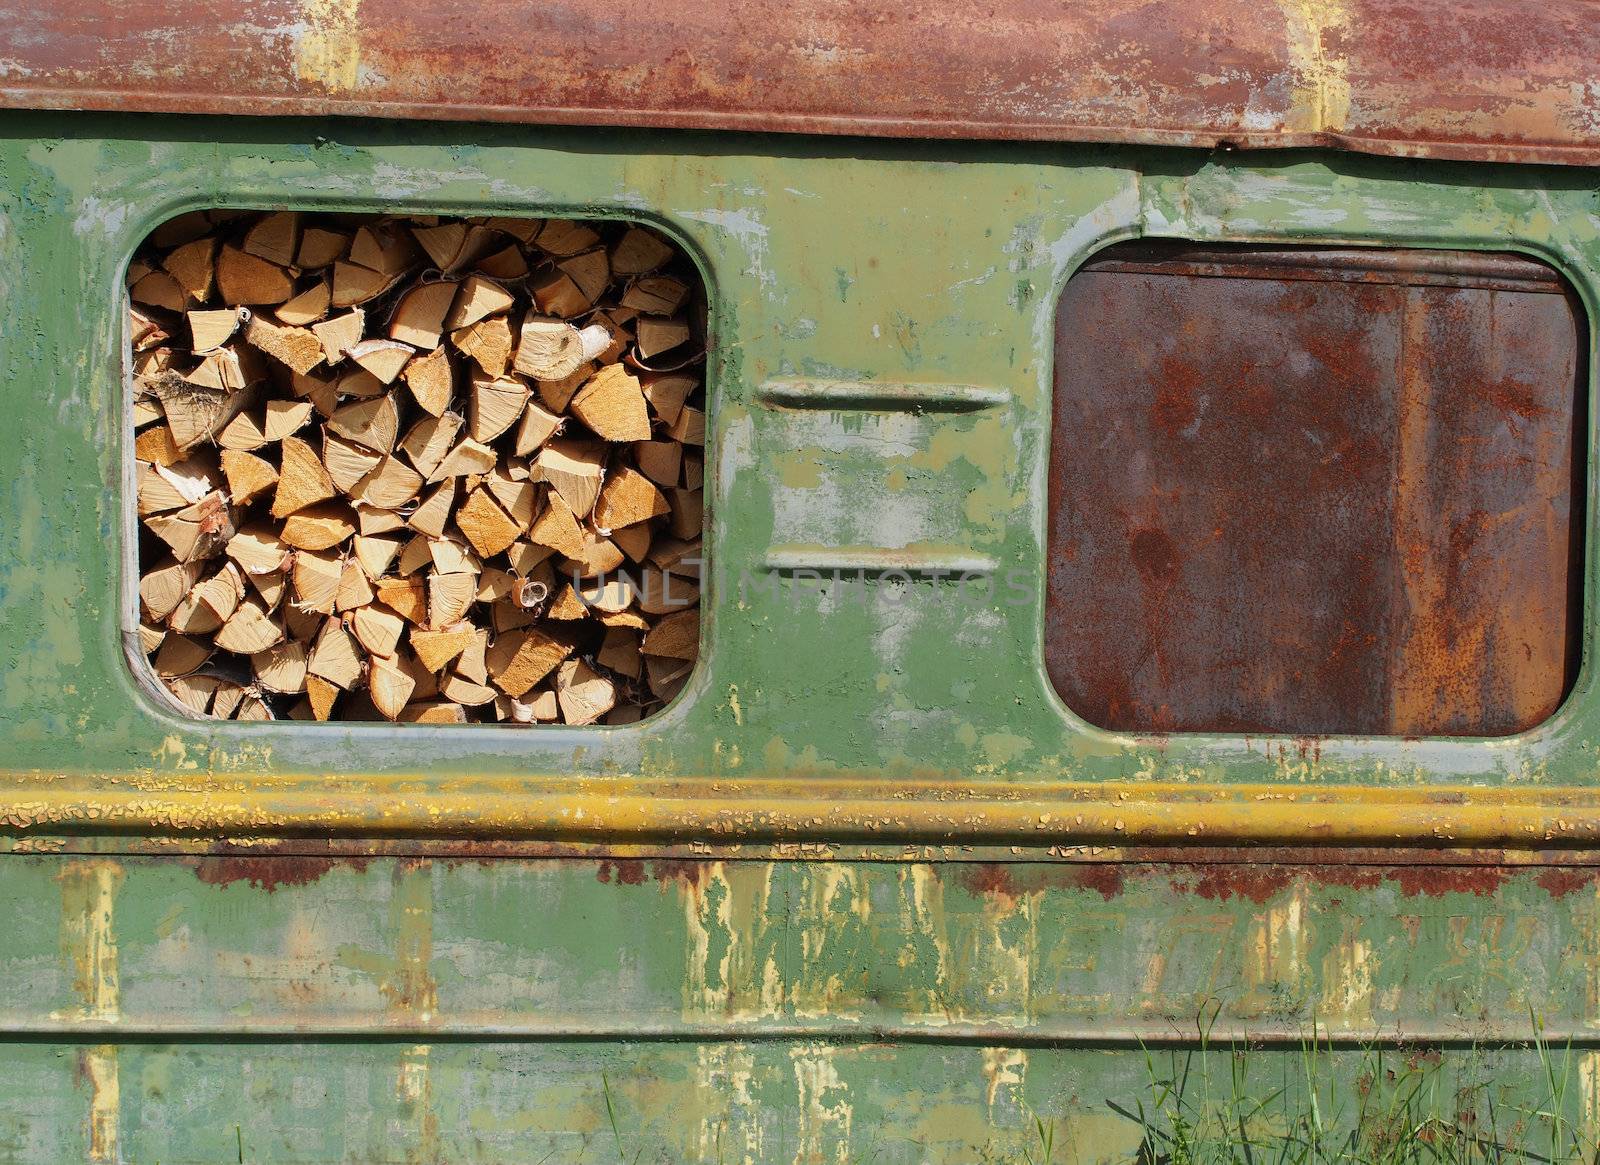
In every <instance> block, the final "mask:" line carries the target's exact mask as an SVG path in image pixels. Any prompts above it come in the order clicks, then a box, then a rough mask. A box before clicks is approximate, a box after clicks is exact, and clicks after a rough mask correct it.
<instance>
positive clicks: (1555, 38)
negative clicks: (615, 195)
mask: <svg viewBox="0 0 1600 1165" xmlns="http://www.w3.org/2000/svg"><path fill="white" fill-rule="evenodd" d="M0 105H3V106H9V107H17V108H38V109H121V110H146V111H169V112H204V113H234V114H339V115H367V116H378V117H392V118H439V119H473V120H489V121H508V122H528V123H556V124H593V125H627V126H673V127H691V128H701V129H740V130H779V131H789V132H806V133H828V134H869V135H878V136H890V137H939V138H996V139H1035V140H1049V141H1089V142H1144V143H1163V144H1177V145H1196V146H1214V145H1217V144H1219V143H1232V144H1235V145H1238V146H1243V147H1252V146H1308V145H1331V146H1338V147H1342V148H1347V149H1354V150H1362V151H1368V152H1372V153H1381V154H1402V155H1418V156H1429V157H1440V158H1470V159H1485V160H1499V161H1515V162H1562V163H1574V164H1594V163H1596V162H1597V161H1600V4H1597V3H1596V2H1595V0H937V2H934V0H912V2H911V3H907V4H898V5H897V4H894V3H889V2H885V0H877V2H875V3H871V4H867V3H859V2H851V0H746V2H739V0H654V2H652V3H649V4H628V3H617V2H616V0H543V2H541V3H538V4H531V3H521V4H517V3H505V2H500V3H491V2H490V0H190V2H180V0H57V2H56V3H53V4H50V5H48V6H46V5H40V4H37V3H35V2H34V0H0Z"/></svg>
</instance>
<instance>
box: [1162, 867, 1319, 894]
mask: <svg viewBox="0 0 1600 1165" xmlns="http://www.w3.org/2000/svg"><path fill="white" fill-rule="evenodd" d="M1300 876H1301V875H1300V871H1298V870H1296V869H1294V868H1293V867H1288V868H1285V867H1281V866H1257V865H1237V866H1209V867H1205V868H1203V869H1201V870H1199V871H1197V872H1196V873H1195V874H1194V875H1193V876H1192V880H1191V879H1190V878H1183V877H1180V878H1178V879H1176V880H1174V882H1173V888H1174V889H1177V890H1188V891H1190V892H1191V893H1193V894H1195V895H1196V896H1198V897H1200V898H1204V899H1206V900H1207V901H1209V902H1226V901H1227V900H1228V899H1230V898H1248V899H1249V900H1250V901H1251V902H1255V903H1257V904H1264V903H1266V902H1267V901H1269V900H1270V899H1272V898H1275V897H1277V896H1278V895H1279V894H1281V893H1283V892H1284V891H1285V890H1287V889H1288V888H1289V887H1290V886H1292V885H1293V884H1294V882H1295V880H1296V879H1297V878H1299V877H1300Z"/></svg>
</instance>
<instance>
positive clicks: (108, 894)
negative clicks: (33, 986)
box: [54, 860, 123, 1165]
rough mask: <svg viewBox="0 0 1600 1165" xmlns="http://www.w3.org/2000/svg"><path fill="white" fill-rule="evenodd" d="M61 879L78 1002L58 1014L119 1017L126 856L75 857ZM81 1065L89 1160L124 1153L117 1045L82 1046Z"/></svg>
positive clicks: (64, 935) (65, 936)
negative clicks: (117, 914)
mask: <svg viewBox="0 0 1600 1165" xmlns="http://www.w3.org/2000/svg"><path fill="white" fill-rule="evenodd" d="M57 877H58V879H59V880H60V883H61V951H62V956H63V958H64V959H65V960H66V963H67V967H68V969H69V971H70V973H71V978H72V991H73V994H74V995H76V996H77V997H78V1007H77V1008H76V1009H75V1010H74V1012H72V1013H69V1014H65V1015H63V1014H60V1013H57V1014H56V1015H55V1016H54V1018H56V1019H58V1020H60V1019H67V1020H90V1021H94V1022H97V1023H105V1024H111V1023H114V1022H115V1021H116V1020H117V1018H118V1016H119V1014H120V1011H121V980H120V973H119V968H118V960H117V940H116V932H115V930H114V927H113V921H114V907H115V903H116V896H117V890H118V888H119V887H120V886H121V885H122V881H123V868H122V865H121V863H120V862H114V861H109V860H102V861H81V862H70V863H68V864H67V866H66V867H64V868H63V869H62V870H61V872H60V874H59V875H57ZM79 1070H80V1075H81V1077H82V1079H83V1080H85V1081H86V1082H87V1083H88V1086H89V1113H88V1127H89V1160H90V1161H92V1162H95V1163H96V1165H99V1163H100V1162H112V1161H116V1160H117V1159H118V1152H117V1139H118V1115H119V1113H120V1112H121V1107H122V1100H121V1086H120V1083H119V1080H118V1074H117V1073H118V1065H117V1049H116V1046H115V1045H114V1044H97V1045H93V1046H91V1047H86V1048H84V1049H82V1050H81V1051H80V1052H79Z"/></svg>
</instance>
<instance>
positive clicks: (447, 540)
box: [127, 210, 707, 725]
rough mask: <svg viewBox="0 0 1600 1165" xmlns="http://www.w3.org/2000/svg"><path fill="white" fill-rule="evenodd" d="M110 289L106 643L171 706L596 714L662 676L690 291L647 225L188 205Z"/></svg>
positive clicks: (688, 391) (660, 702) (683, 427)
mask: <svg viewBox="0 0 1600 1165" xmlns="http://www.w3.org/2000/svg"><path fill="white" fill-rule="evenodd" d="M127 287H128V299H129V340H128V342H129V346H130V352H129V358H130V361H131V366H130V384H131V392H132V399H131V402H130V407H131V410H132V413H131V419H132V423H131V429H132V442H131V449H130V453H129V456H130V457H131V458H132V464H133V481H134V488H133V490H132V492H131V495H130V497H129V500H128V503H127V504H128V506H129V508H130V509H131V511H132V513H131V514H130V518H129V520H130V521H131V522H132V524H133V528H134V529H135V531H136V536H135V538H134V545H133V550H132V554H131V556H130V557H131V558H132V559H133V562H132V563H131V566H132V568H133V569H135V570H136V571H137V574H138V585H137V610H136V611H135V612H132V615H133V617H134V618H136V620H137V636H138V646H139V650H138V652H137V653H136V654H135V663H136V665H137V666H140V667H146V666H147V667H148V669H149V673H150V675H151V676H152V677H153V678H154V680H155V682H156V683H158V684H159V685H160V686H161V687H162V688H163V689H164V690H165V691H167V692H168V693H170V694H171V695H172V696H173V697H174V698H175V699H176V700H177V702H178V704H179V705H181V706H182V707H183V708H185V709H186V710H188V711H189V712H190V713H192V714H193V715H196V716H210V717H216V718H224V719H237V720H276V719H290V720H306V721H329V720H332V721H394V722H404V723H429V724H462V723H473V722H502V723H523V724H533V725H555V724H571V725H590V724H611V725H615V724H628V723H633V722H635V721H638V720H640V719H643V718H645V717H647V716H650V715H652V714H654V713H655V712H657V711H659V710H661V709H662V708H663V707H665V706H666V704H668V703H669V702H670V701H672V699H673V698H674V697H675V696H676V695H677V694H678V692H679V691H681V690H682V688H683V687H684V685H685V683H686V682H687V680H688V678H689V674H690V672H691V671H692V669H693V668H694V666H695V663H696V658H697V655H698V651H699V644H700V614H699V601H700V567H701V534H702V523H703V506H702V497H703V479H704V471H705V440H706V435H705V407H706V400H705V391H706V389H705V378H704V370H705V357H706V334H707V332H706V320H707V301H706V289H705V286H704V282H703V279H702V277H701V273H700V269H699V267H698V266H697V264H695V262H694V261H693V260H692V258H691V257H690V256H689V255H687V254H686V253H685V252H683V251H682V250H681V249H680V248H679V247H678V246H677V245H676V244H675V243H673V242H672V241H671V240H669V239H668V238H666V237H665V236H663V235H662V234H660V233H658V232H656V231H654V230H652V229H649V228H648V227H645V226H642V225H639V224H635V223H629V222H615V221H609V220H608V221H599V220H593V221H590V220H571V219H558V218H506V217H473V216H446V215H412V214H403V213H391V214H343V213H315V214H313V213H301V212H297V211H292V210H291V211H278V212H267V211H261V212H257V211H234V210H214V211H196V212H191V213H187V214H183V215H180V216H178V217H177V218H175V219H172V220H171V221H169V222H167V223H164V224H163V225H161V226H160V227H158V228H156V229H155V231H153V232H152V234H151V235H150V236H149V238H148V239H146V240H145V242H144V243H143V244H142V245H141V246H140V247H139V248H138V249H137V251H136V252H135V254H134V256H133V257H132V259H131V261H130V264H129V267H128V271H127Z"/></svg>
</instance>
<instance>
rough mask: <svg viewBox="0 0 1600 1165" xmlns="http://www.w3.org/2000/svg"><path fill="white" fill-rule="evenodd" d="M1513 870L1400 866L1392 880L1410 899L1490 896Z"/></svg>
mask: <svg viewBox="0 0 1600 1165" xmlns="http://www.w3.org/2000/svg"><path fill="white" fill-rule="evenodd" d="M1512 872H1513V871H1511V870H1508V869H1506V868H1504V867H1499V866H1398V867H1396V868H1395V869H1394V870H1392V871H1390V872H1389V875H1388V876H1389V877H1390V878H1392V879H1393V880H1394V881H1395V882H1397V883H1399V886H1400V892H1401V893H1402V894H1404V895H1406V896H1407V897H1408V898H1416V897H1423V898H1441V897H1443V896H1444V895H1446V894H1473V895H1476V896H1478V897H1480V898H1484V897H1488V896H1490V895H1492V894H1494V893H1495V891H1497V890H1499V889H1500V887H1501V886H1502V885H1504V884H1505V881H1506V879H1507V878H1508V877H1510V876H1511V874H1512Z"/></svg>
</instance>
